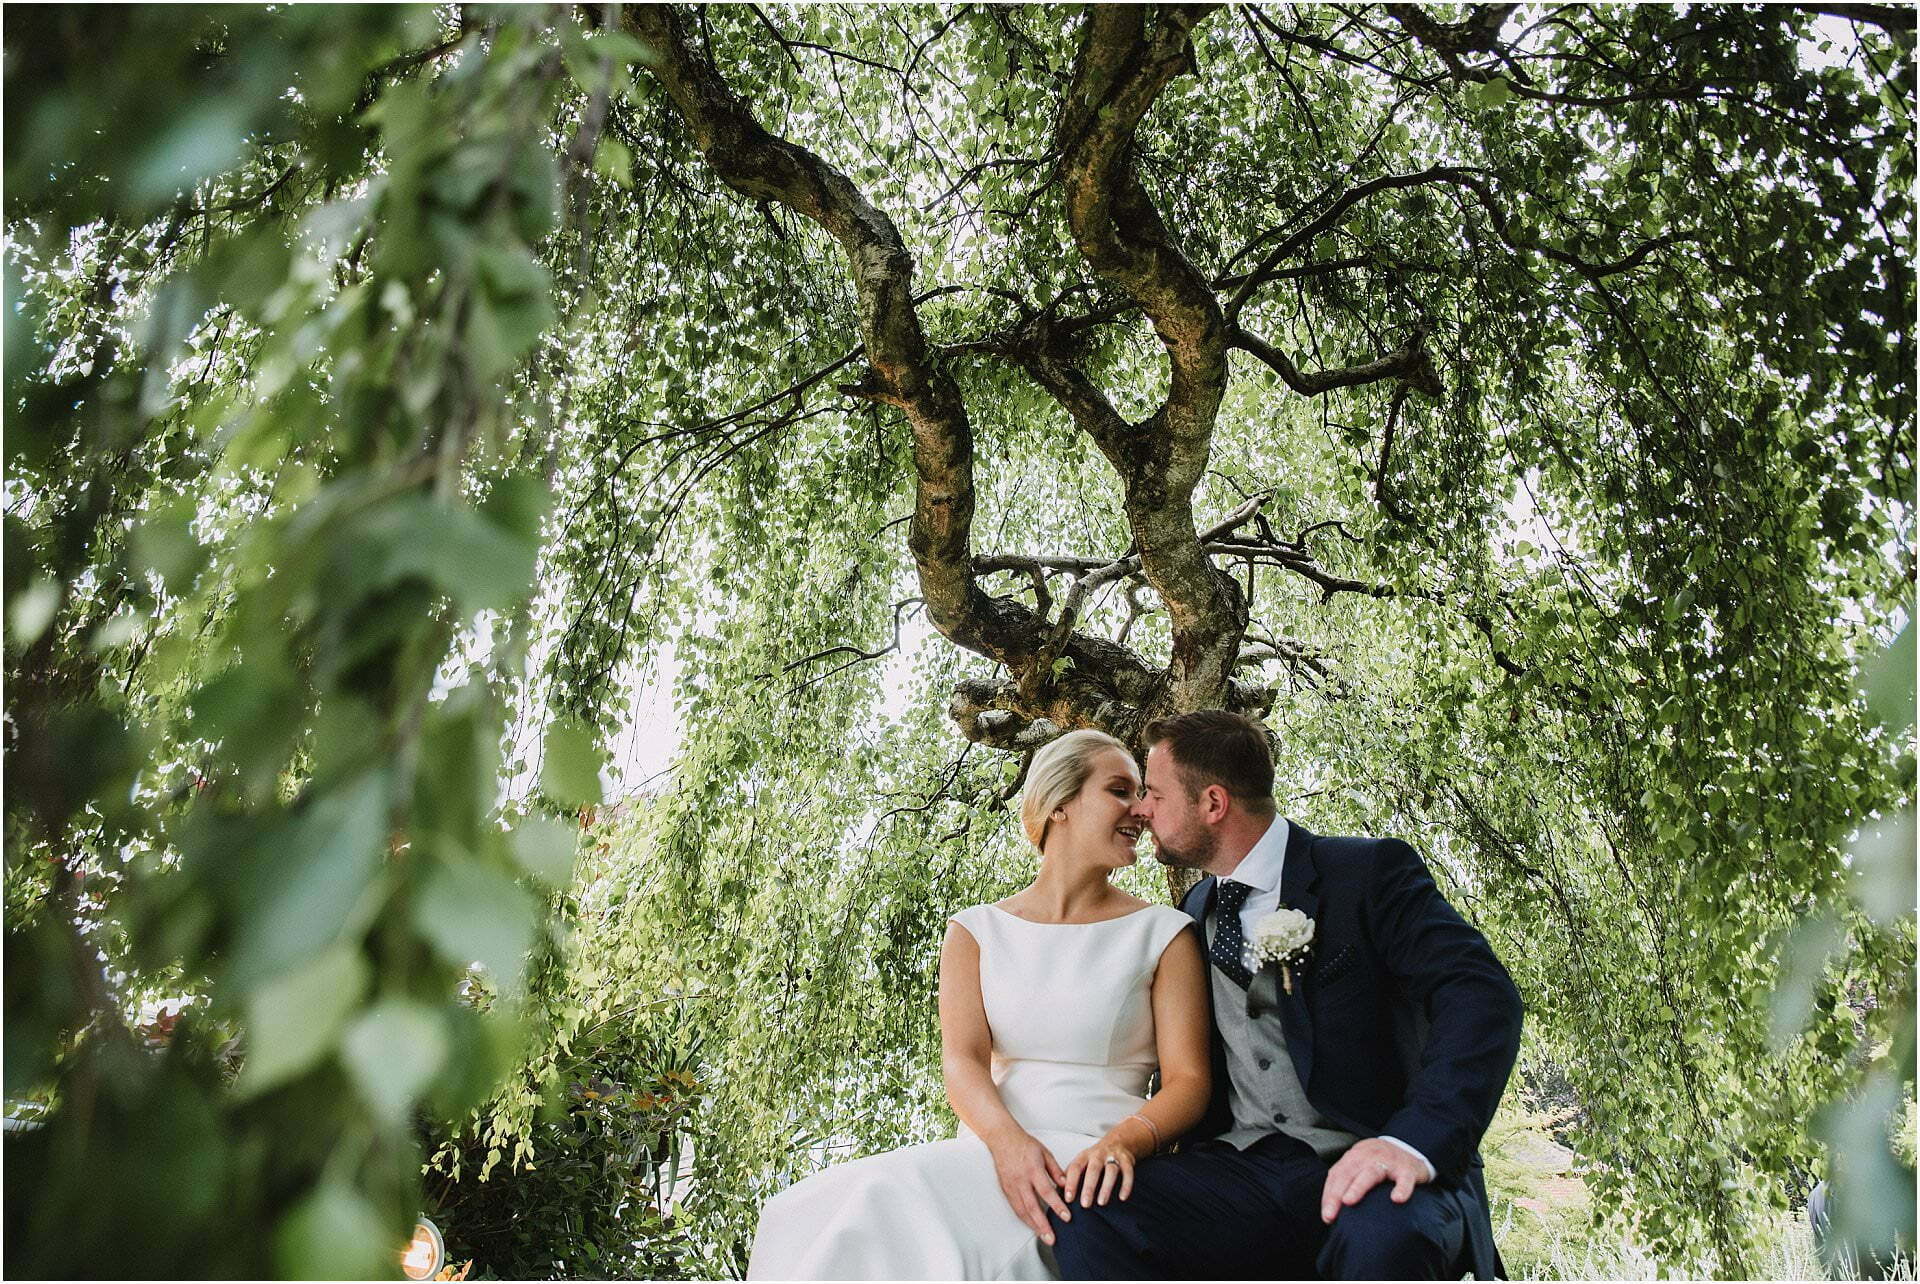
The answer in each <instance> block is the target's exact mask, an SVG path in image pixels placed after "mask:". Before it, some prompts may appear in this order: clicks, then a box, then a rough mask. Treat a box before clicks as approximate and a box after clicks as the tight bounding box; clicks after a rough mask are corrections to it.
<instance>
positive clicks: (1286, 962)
mask: <svg viewBox="0 0 1920 1284" xmlns="http://www.w3.org/2000/svg"><path fill="white" fill-rule="evenodd" d="M1247 952H1248V953H1249V954H1251V955H1253V958H1254V961H1255V962H1256V963H1258V964H1260V965H1262V966H1264V965H1265V964H1268V963H1276V964H1278V965H1279V967H1280V984H1282V985H1283V986H1285V987H1286V990H1287V993H1288V994H1292V993H1293V969H1294V968H1296V967H1299V966H1300V965H1301V964H1302V963H1305V962H1306V961H1307V956H1308V955H1309V954H1311V953H1312V952H1313V920H1312V919H1310V918H1308V917H1307V916H1306V915H1305V914H1302V913H1301V912H1300V911H1299V910H1297V909H1287V908H1286V907H1285V906H1282V907H1281V908H1279V909H1277V910H1275V911H1273V913H1271V914H1265V915H1262V916H1261V918H1260V920H1259V921H1258V922H1256V923H1255V924H1254V925H1253V940H1252V941H1251V942H1249V943H1248V947H1247Z"/></svg>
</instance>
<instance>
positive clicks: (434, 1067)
mask: <svg viewBox="0 0 1920 1284" xmlns="http://www.w3.org/2000/svg"><path fill="white" fill-rule="evenodd" d="M341 1059H342V1060H343V1061H344V1062H345V1063H346V1066H347V1069H348V1070H349V1071H350V1072H351V1073H352V1075H353V1078H354V1082H355V1083H357V1084H359V1086H360V1092H361V1095H363V1096H364V1097H366V1099H367V1101H368V1103H369V1104H370V1105H372V1106H373V1108H374V1109H375V1110H376V1111H378V1112H379V1113H380V1114H381V1115H382V1116H383V1117H384V1118H386V1119H387V1121H388V1122H390V1123H395V1124H399V1123H404V1122H406V1119H407V1112H408V1111H409V1110H410V1109H411V1108H412V1106H413V1103H414V1102H415V1101H417V1100H418V1099H419V1098H420V1096H421V1095H422V1093H423V1092H424V1091H425V1090H426V1088H427V1087H428V1085H430V1084H431V1083H432V1081H433V1077H434V1075H436V1074H438V1073H439V1071H440V1068H441V1066H443V1065H444V1064H446V1059H447V1028H446V1022H445V1021H444V1020H442V1018H441V1015H440V1013H439V1012H438V1011H436V1010H435V1009H433V1008H430V1007H428V1006H427V1005H426V1004H424V1003H418V1002H415V1001H414V1000H412V999H382V1000H381V1001H380V1002H378V1003H376V1004H374V1005H373V1007H371V1008H369V1009H368V1010H367V1011H366V1012H364V1013H363V1014H361V1016H360V1018H359V1019H358V1020H356V1021H355V1022H354V1023H353V1026H352V1028H350V1029H349V1030H348V1031H347V1035H346V1039H345V1040H344V1042H343V1043H342V1045H341Z"/></svg>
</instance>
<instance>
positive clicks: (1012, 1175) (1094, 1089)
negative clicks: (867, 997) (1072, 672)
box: [747, 731, 1209, 1279]
mask: <svg viewBox="0 0 1920 1284" xmlns="http://www.w3.org/2000/svg"><path fill="white" fill-rule="evenodd" d="M1139 797H1140V773H1139V770H1138V768H1136V767H1135V765H1134V761H1133V755H1132V754H1130V753H1128V752H1127V749H1126V746H1124V745H1122V744H1121V743H1120V742H1119V741H1118V740H1115V739H1114V738H1113V737H1111V736H1108V735H1104V734H1102V733H1100V732H1098V731H1075V732H1071V733H1069V734H1067V735H1064V736H1062V737H1060V738H1059V739H1058V740H1055V741H1054V742H1053V743H1051V744H1049V745H1048V746H1046V748H1044V749H1042V750H1041V751H1040V752H1039V753H1037V754H1035V755H1034V759H1033V764H1032V766H1031V768H1030V769H1029V771H1028V776H1027V787H1026V793H1025V796H1024V797H1023V799H1022V801H1021V807H1020V820H1021V823H1022V825H1023V827H1024V828H1025V829H1026V832H1027V837H1028V838H1029V839H1030V840H1032V842H1033V845H1034V846H1035V847H1037V848H1039V849H1040V872H1039V876H1038V877H1036V878H1035V879H1034V880H1033V882H1032V884H1031V885H1029V886H1028V887H1027V888H1025V889H1024V890H1022V891H1020V892H1018V893H1016V894H1015V895H1013V896H1010V897H1008V898H1007V899H1006V900H1004V901H999V902H996V903H994V904H991V905H975V906H973V907H972V908H970V909H965V910H962V911H960V912H959V913H958V914H955V915H954V916H953V917H952V918H951V919H950V920H948V924H947V936H946V941H945V943H944V944H943V945H942V946H941V950H940V1039H941V1047H942V1052H941V1066H942V1069H943V1070H944V1071H945V1074H946V1081H947V1100H948V1101H949V1102H951V1103H952V1105H953V1111H954V1113H955V1114H956V1115H958V1116H959V1117H960V1124H961V1127H960V1135H959V1136H958V1137H955V1138H953V1139H952V1140H949V1141H935V1142H929V1143H927V1144H925V1145H920V1146H908V1147H906V1148H905V1149H903V1150H895V1151H890V1152H888V1153H886V1154H883V1155H873V1156H870V1157H868V1158H866V1159H856V1160H854V1161H853V1162H851V1163H845V1164H839V1165H836V1166H835V1167H832V1168H828V1169H826V1170H824V1171H822V1172H819V1173H815V1174H814V1175H813V1176H811V1177H809V1178H807V1179H806V1180H804V1181H801V1182H798V1183H796V1184H795V1185H793V1186H791V1187H789V1188H787V1189H786V1190H785V1191H782V1192H781V1193H780V1194H778V1195H776V1196H774V1197H773V1198H772V1199H771V1200H769V1201H767V1206H766V1207H765V1208H764V1209H763V1210H762V1211H761V1215H760V1231H759V1234H758V1235H757V1236H756V1237H755V1239H754V1245H753V1256H752V1259H751V1260H750V1262H749V1264H748V1267H747V1278H748V1279H1051V1278H1054V1277H1055V1275H1056V1274H1057V1272H1056V1271H1055V1270H1054V1269H1053V1258H1052V1253H1051V1251H1050V1248H1051V1245H1052V1243H1053V1230H1052V1228H1051V1226H1050V1225H1049V1224H1048V1220H1047V1215H1048V1211H1049V1210H1051V1211H1052V1213H1053V1214H1054V1215H1055V1216H1057V1217H1059V1218H1061V1219H1062V1220H1070V1219H1071V1218H1072V1216H1073V1208H1074V1207H1076V1206H1078V1207H1082V1208H1084V1207H1088V1206H1090V1205H1092V1204H1093V1203H1096V1202H1098V1203H1101V1204H1105V1203H1107V1202H1108V1201H1109V1200H1112V1199H1125V1198H1127V1196H1128V1195H1129V1194H1130V1193H1131V1191H1132V1187H1133V1165H1134V1162H1135V1160H1137V1159H1140V1158H1143V1157H1145V1156H1147V1155H1150V1154H1152V1153H1153V1152H1154V1151H1155V1150H1157V1149H1159V1148H1160V1147H1161V1146H1163V1145H1165V1144H1166V1143H1168V1142H1170V1141H1172V1140H1173V1139H1174V1138H1176V1137H1178V1136H1179V1135H1180V1134H1181V1133H1183V1132H1185V1131H1186V1130H1187V1129H1188V1128H1191V1127H1192V1126H1193V1125H1194V1124H1195V1123H1197V1122H1198V1121H1199V1119H1200V1115H1201V1113H1202V1111H1203V1110H1204V1109H1205V1106H1206V1102H1207V1093H1208V1060H1207V1039H1208V1021H1209V1018H1208V1012H1207V1002H1208V999H1207V990H1206V985H1207V976H1206V968H1205V964H1204V963H1203V961H1202V958H1201V952H1200V947H1199V944H1198V942H1197V941H1196V940H1195V937H1194V933H1192V932H1190V931H1187V930H1186V929H1187V928H1189V927H1191V926H1192V920H1191V919H1189V918H1188V917H1187V916H1186V915H1185V914H1183V913H1181V912H1180V911H1179V910H1177V909H1174V908H1173V907H1171V906H1167V905H1153V904H1149V903H1148V902H1146V901H1142V900H1139V899H1137V898H1135V897H1132V896H1129V895H1127V894H1126V893H1125V892H1122V891H1121V890H1120V889H1119V888H1116V887H1114V886H1113V885H1112V884H1110V883H1109V882H1108V881H1107V880H1108V877H1109V876H1110V875H1111V874H1112V873H1113V871H1114V870H1116V869H1123V868H1125V867H1126V866H1128V865H1131V864H1133V863H1134V860H1135V855H1134V847H1135V844H1136V843H1137V842H1138V840H1139V838H1140V835H1141V832H1142V829H1143V828H1144V826H1143V823H1142V821H1141V819H1140V817H1139V815H1138V813H1137V811H1136V810H1135V808H1136V803H1137V801H1138V799H1139ZM1156 1068H1157V1069H1158V1070H1159V1072H1160V1090H1159V1092H1158V1093H1157V1094H1156V1095H1155V1096H1154V1097H1153V1098H1152V1099H1151V1100H1149V1099H1148V1098H1147V1097H1146V1095H1145V1094H1146V1089H1147V1081H1148V1079H1149V1077H1150V1076H1151V1075H1152V1074H1153V1072H1154V1071H1155V1069H1156Z"/></svg>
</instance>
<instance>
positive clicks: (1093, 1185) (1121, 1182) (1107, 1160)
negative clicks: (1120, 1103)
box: [1061, 1133, 1134, 1208]
mask: <svg viewBox="0 0 1920 1284" xmlns="http://www.w3.org/2000/svg"><path fill="white" fill-rule="evenodd" d="M1133 1159H1134V1156H1133V1151H1132V1150H1130V1149H1129V1148H1128V1147H1127V1145H1126V1143H1125V1142H1123V1141H1122V1140H1120V1139H1119V1138H1117V1137H1115V1136H1114V1135H1113V1134H1112V1133H1108V1134H1107V1135H1106V1136H1104V1137H1102V1138H1101V1139H1100V1140H1098V1141H1096V1142H1094V1143H1093V1144H1092V1145H1091V1146H1088V1147H1087V1148H1086V1149H1085V1150H1083V1151H1081V1152H1080V1153H1079V1154H1077V1155H1075V1156H1074V1157H1073V1159H1072V1161H1071V1162H1070V1163H1068V1164H1067V1175H1066V1177H1065V1179H1064V1180H1063V1181H1062V1182H1061V1185H1062V1186H1063V1187H1065V1191H1064V1193H1065V1194H1066V1197H1067V1202H1068V1203H1072V1202H1073V1198H1074V1196H1075V1194H1076V1193H1077V1194H1078V1195H1079V1197H1080V1207H1082V1208H1087V1207H1090V1206H1091V1205H1092V1204H1094V1203H1095V1202H1096V1200H1097V1201H1098V1202H1099V1203H1102V1204H1104V1203H1106V1202H1107V1201H1108V1200H1109V1199H1111V1198H1112V1197H1113V1195H1114V1193H1115V1191H1116V1188H1117V1190H1118V1193H1119V1195H1120V1198H1122V1199H1125V1198H1126V1197H1127V1196H1128V1195H1131V1194H1132V1193H1133Z"/></svg>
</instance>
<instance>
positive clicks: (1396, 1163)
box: [1320, 1137, 1427, 1222]
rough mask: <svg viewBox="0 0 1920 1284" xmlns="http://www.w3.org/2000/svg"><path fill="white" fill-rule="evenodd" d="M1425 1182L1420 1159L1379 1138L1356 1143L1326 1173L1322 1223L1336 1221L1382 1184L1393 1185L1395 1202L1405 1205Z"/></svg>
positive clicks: (1321, 1214) (1321, 1212) (1323, 1188)
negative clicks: (1342, 1212) (1342, 1211)
mask: <svg viewBox="0 0 1920 1284" xmlns="http://www.w3.org/2000/svg"><path fill="white" fill-rule="evenodd" d="M1426 1180H1427V1166H1426V1165H1425V1164H1424V1163H1422V1162H1421V1161H1420V1158H1419V1156H1417V1155H1415V1154H1413V1153H1411V1152H1410V1151H1406V1150H1402V1149H1401V1148H1400V1147H1398V1146H1396V1145H1394V1144H1393V1143H1392V1142H1390V1141H1381V1140H1380V1139H1379V1138H1378V1137H1368V1138H1367V1139H1366V1140H1364V1141H1356V1142H1354V1143H1353V1145H1352V1146H1351V1147H1349V1148H1348V1150H1347V1153H1346V1154H1344V1155H1342V1156H1340V1159H1339V1161H1338V1162H1337V1163H1335V1164H1334V1166H1333V1167H1332V1168H1330V1169H1328V1170H1327V1184H1326V1185H1325V1186H1323V1187H1322V1188H1321V1191H1320V1220H1321V1221H1323V1222H1331V1221H1333V1219H1334V1218H1336V1217H1338V1216H1339V1215H1340V1210H1341V1209H1342V1208H1351V1207H1353V1206H1354V1205H1355V1204H1357V1203H1359V1202H1360V1201H1361V1200H1362V1199H1363V1198H1365V1197H1366V1193H1367V1192H1368V1191H1370V1190H1372V1189H1373V1188H1374V1187H1375V1186H1378V1185H1379V1184H1380V1183H1381V1182H1383V1181H1391V1182H1392V1183H1393V1194H1392V1196H1391V1198H1392V1199H1393V1202H1394V1203H1396V1204H1404V1203H1406V1202H1407V1200H1409V1199H1411V1198H1412V1197H1413V1188H1414V1187H1415V1186H1418V1185H1419V1184H1420V1183H1422V1182H1424V1181H1426Z"/></svg>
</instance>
